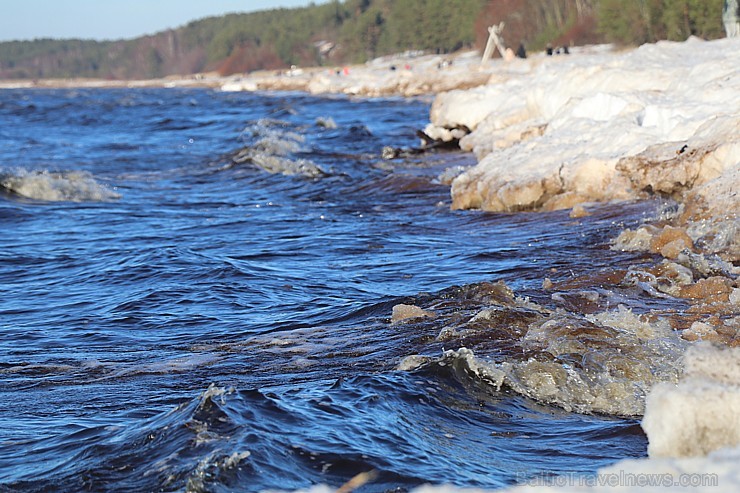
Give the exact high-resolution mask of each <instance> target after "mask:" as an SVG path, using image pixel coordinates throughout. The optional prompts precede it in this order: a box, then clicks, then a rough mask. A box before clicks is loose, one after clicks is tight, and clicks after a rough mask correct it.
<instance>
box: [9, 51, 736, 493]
mask: <svg viewBox="0 0 740 493" xmlns="http://www.w3.org/2000/svg"><path fill="white" fill-rule="evenodd" d="M31 87H49V88H51V87H54V88H97V87H99V88H107V87H129V88H135V87H210V88H217V89H221V90H224V91H305V92H308V93H311V94H346V95H351V96H367V97H382V96H406V97H414V96H423V95H429V96H433V97H434V100H433V104H432V109H431V114H430V124H429V126H428V127H427V128H426V129H425V133H426V134H427V135H429V136H430V137H432V138H434V139H438V140H440V141H450V140H459V142H460V146H461V148H462V149H463V150H465V151H469V152H473V153H475V155H476V157H477V159H478V164H477V165H476V166H474V167H472V168H470V169H467V170H465V171H464V172H462V173H461V174H460V175H459V176H457V177H456V178H454V180H452V183H451V198H452V207H453V208H455V209H483V210H488V211H498V212H521V211H549V210H557V209H571V216H572V217H574V219H581V218H584V217H586V216H588V214H589V208H590V207H591V206H592V204H595V203H599V202H613V203H618V202H619V201H625V200H640V199H644V198H648V197H656V196H657V197H664V198H666V199H670V200H673V201H675V202H676V203H677V204H678V207H677V209H676V210H675V211H674V212H673V213H672V214H659V213H658V212H657V211H656V217H655V220H654V221H652V222H651V223H649V224H645V225H643V226H641V227H639V228H637V229H636V230H629V229H628V230H625V231H623V232H622V233H621V234H620V235H619V236H618V237H617V238H615V239H614V241H613V245H612V248H614V249H619V250H630V251H644V252H648V253H651V254H653V258H654V259H655V260H654V261H652V262H651V263H649V264H645V265H640V266H636V268H635V269H631V272H628V273H621V274H619V275H625V276H626V275H631V276H632V277H635V276H637V277H639V279H637V281H639V282H641V283H644V284H645V285H647V286H648V287H650V288H654V289H655V291H656V292H659V293H660V294H661V295H666V296H672V297H677V298H681V299H684V300H688V301H689V302H690V305H691V308H690V309H689V310H688V312H687V313H685V314H681V316H679V317H676V319H677V321H676V322H675V324H674V327H673V328H674V329H675V330H676V331H679V332H680V334H681V337H682V338H683V339H684V340H686V341H690V344H688V346H687V347H688V349H687V351H686V353H685V355H684V357H683V367H684V369H683V373H682V376H681V378H680V380H679V381H678V383H663V384H657V385H656V386H655V387H653V388H652V390H651V391H650V393H649V394H648V397H647V399H646V403H645V414H644V417H643V421H642V424H643V428H644V430H645V432H646V433H647V435H648V439H649V447H648V453H649V456H650V458H648V459H641V460H626V461H621V462H619V463H617V464H614V465H613V466H610V467H608V468H605V469H602V470H600V471H599V472H598V474H597V476H596V477H592V478H590V479H588V478H586V479H584V478H580V477H575V476H561V477H559V478H556V479H552V480H550V481H548V482H547V483H546V484H545V483H544V482H537V481H533V480H530V481H528V482H527V481H525V482H524V484H522V485H521V486H518V487H516V488H514V489H513V491H517V492H528V491H533V492H534V491H538V492H539V491H590V492H601V491H641V492H647V491H660V492H665V491H705V492H713V493H714V492H724V491H728V492H729V491H733V492H734V491H740V468H738V467H737V464H740V313H739V312H740V289H739V286H738V274H739V273H740V268H738V267H737V262H738V260H740V234H738V231H739V229H740V228H739V223H738V218H737V212H738V210H740V198H738V191H739V190H740V170H739V167H740V166H739V164H740V39H722V40H716V41H702V40H698V39H696V38H690V39H689V40H687V41H685V42H682V43H674V42H660V43H657V44H653V45H644V46H642V47H640V48H637V49H633V50H615V49H613V48H612V47H610V46H592V47H581V48H576V49H573V50H571V54H570V55H567V56H566V55H561V56H551V57H547V56H544V55H541V54H536V55H534V56H531V57H530V58H527V59H511V60H506V61H504V60H494V61H491V62H488V63H486V64H481V63H480V58H479V55H478V54H477V53H475V52H467V53H461V54H456V55H450V56H430V55H422V54H419V53H406V54H402V55H397V56H393V57H385V58H381V59H377V60H373V61H371V62H368V63H367V64H364V65H359V66H350V67H332V68H326V67H324V68H305V69H303V68H294V69H291V70H289V71H283V72H280V73H277V72H262V73H254V74H249V75H243V76H231V77H218V76H215V75H212V74H201V75H197V76H192V77H190V76H188V77H169V78H166V79H159V80H155V81H94V80H81V79H77V80H60V81H46V80H42V81H21V82H16V81H0V88H31ZM615 275H616V274H615ZM619 275H618V276H619ZM618 276H617V277H618ZM548 281H549V280H548V279H544V280H543V288H544V289H548V288H551V287H552V284H551V283H550V284H548ZM632 281H635V279H633V280H632ZM614 282H620V279H616V280H614ZM560 288H562V289H567V286H560ZM578 288H579V289H582V288H584V286H583V285H579V286H578ZM403 308H404V310H405V311H403V313H402V311H401V309H400V308H399V310H398V313H395V314H394V317H395V319H394V320H396V321H401V320H403V319H404V318H406V316H418V313H422V314H423V315H424V316H426V315H427V313H426V312H423V311H422V310H421V309H418V310H419V311H418V313H417V310H416V307H403ZM407 312H408V313H407ZM409 314H410V315H409ZM313 491H335V490H334V489H333V488H332V487H328V486H316V487H314V488H313ZM415 491H417V493H421V492H424V493H426V492H432V491H434V492H440V493H441V492H446V491H459V490H457V489H455V488H453V487H445V486H437V487H422V488H418V489H417V490H415ZM469 491H473V490H469Z"/></svg>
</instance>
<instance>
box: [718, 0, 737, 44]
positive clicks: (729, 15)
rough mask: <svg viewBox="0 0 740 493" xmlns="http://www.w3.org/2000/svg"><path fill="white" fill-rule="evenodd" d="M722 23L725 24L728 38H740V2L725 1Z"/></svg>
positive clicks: (733, 0) (734, 0)
mask: <svg viewBox="0 0 740 493" xmlns="http://www.w3.org/2000/svg"><path fill="white" fill-rule="evenodd" d="M722 22H724V24H725V32H726V33H727V37H728V38H737V37H740V2H738V0H725V6H724V8H723V9H722Z"/></svg>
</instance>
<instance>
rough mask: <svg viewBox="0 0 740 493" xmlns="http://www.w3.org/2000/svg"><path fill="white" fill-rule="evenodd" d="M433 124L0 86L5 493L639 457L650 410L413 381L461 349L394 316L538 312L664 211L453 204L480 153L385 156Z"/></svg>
mask: <svg viewBox="0 0 740 493" xmlns="http://www.w3.org/2000/svg"><path fill="white" fill-rule="evenodd" d="M428 111H429V102H428V101H423V100H405V99H378V100H365V99H349V98H345V97H331V98H317V97H311V96H306V95H302V94H291V93H289V94H248V93H220V92H213V91H209V90H179V89H146V90H144V89H140V90H125V89H116V90H6V91H1V92H0V183H2V185H0V228H1V229H2V233H1V234H0V381H1V382H2V387H1V388H0V396H1V399H2V406H0V490H3V491H6V490H7V491H259V490H262V489H265V488H281V489H293V488H298V487H306V486H310V485H312V484H319V483H326V484H329V485H332V486H339V485H341V484H343V483H344V482H345V481H347V480H348V479H350V478H351V477H353V476H354V475H356V474H358V473H360V472H364V471H369V470H374V471H377V476H376V478H375V479H374V480H373V481H372V482H370V483H369V484H367V485H366V486H364V487H363V488H362V491H386V490H397V491H402V490H404V489H407V488H411V487H413V486H416V485H420V484H423V483H434V484H442V483H448V484H455V485H458V486H480V487H490V488H496V487H501V486H505V485H508V484H513V483H515V482H517V481H523V480H526V479H527V478H530V477H533V476H538V475H549V474H553V473H558V472H577V473H586V474H588V473H593V472H594V471H595V470H596V469H597V468H598V467H601V466H603V465H606V464H610V463H612V462H614V461H616V460H618V459H621V458H625V457H639V456H643V455H644V454H645V448H646V441H645V437H644V436H643V434H642V432H641V430H640V427H639V425H638V424H637V422H636V421H635V420H634V419H626V418H620V417H614V416H602V415H594V414H576V413H569V412H566V411H564V410H561V409H560V408H558V407H555V406H550V405H546V404H544V403H540V402H535V401H533V400H531V399H528V398H526V397H523V396H520V395H517V394H515V393H514V392H512V391H511V390H508V389H507V388H506V387H503V388H501V389H499V390H497V389H495V388H494V387H492V386H491V385H488V384H487V383H486V382H483V381H481V380H480V379H479V378H477V377H476V376H475V375H472V374H471V373H470V372H469V371H467V370H466V369H465V368H462V367H458V366H456V365H444V366H441V365H436V364H435V365H422V366H421V367H420V368H418V369H417V370H414V371H397V370H396V367H397V365H398V364H399V362H400V361H402V360H403V358H404V357H406V356H408V355H411V354H418V353H422V352H427V353H429V354H435V353H439V354H441V352H442V351H443V350H444V349H457V347H444V344H436V343H435V342H434V341H433V339H434V336H435V335H436V332H438V331H439V327H434V324H435V323H436V322H434V321H431V322H427V323H426V324H414V323H410V324H392V323H390V317H391V311H392V307H393V306H394V305H396V304H399V303H407V304H419V305H424V304H430V303H436V305H437V306H438V307H442V306H443V305H444V308H440V310H443V311H444V310H447V312H446V313H448V314H449V316H451V317H452V316H455V313H459V312H460V311H463V310H469V309H473V308H477V307H479V306H483V305H484V304H485V303H484V301H481V298H480V297H477V295H475V293H477V292H478V291H477V290H480V289H483V288H481V286H483V287H485V286H486V283H488V282H498V281H504V282H506V284H507V285H508V286H509V287H510V288H511V289H513V290H515V291H516V292H517V293H518V294H521V295H527V296H532V297H534V298H537V296H538V293H539V292H540V290H539V287H540V286H541V284H542V278H543V277H544V276H545V274H546V273H548V272H550V271H551V270H552V271H553V272H554V270H553V269H559V270H560V271H569V272H570V274H571V275H578V274H579V273H585V272H590V271H593V270H595V269H599V268H604V267H607V266H613V265H615V264H618V263H620V262H622V263H626V262H628V261H629V258H628V257H626V256H625V255H626V254H620V253H616V252H611V251H610V250H608V249H607V248H605V245H606V244H607V242H608V239H609V238H610V237H611V236H613V235H614V234H615V232H618V231H619V229H620V227H622V226H623V225H624V222H629V221H639V220H640V218H641V217H642V216H643V215H644V213H645V208H644V207H641V206H639V205H635V204H633V205H628V206H624V205H622V206H618V207H614V206H603V207H602V208H600V209H597V210H596V211H595V214H594V215H593V216H591V217H590V218H588V220H584V221H574V220H573V219H571V218H569V217H568V214H567V212H562V213H561V212H556V213H546V214H522V215H506V214H486V213H482V212H474V211H463V212H460V211H451V210H450V208H449V204H450V199H449V186H448V185H445V184H444V183H441V182H440V180H439V179H438V177H439V175H440V174H441V173H443V172H444V171H445V170H446V169H448V168H454V167H457V166H469V165H471V164H473V159H472V157H471V156H469V155H466V154H463V153H459V152H441V151H440V152H430V153H423V154H414V153H402V155H401V157H399V158H397V159H393V160H384V159H382V158H381V151H382V149H383V147H385V146H390V147H394V148H401V149H410V148H413V147H415V146H418V145H419V143H418V138H417V137H416V136H415V132H416V130H417V129H420V128H423V126H424V125H425V124H426V121H427V119H428ZM481 283H483V284H481ZM471 293H472V294H471ZM473 305H475V306H473ZM430 331H431V332H430ZM492 341H493V340H492ZM489 342H490V341H489ZM435 344H436V345H435ZM490 344H493V345H496V344H498V343H497V342H496V341H493V342H490ZM500 346H501V348H502V349H501V351H503V352H505V347H506V343H505V342H501V344H500ZM494 349H495V350H496V351H498V346H497V347H496V348H494Z"/></svg>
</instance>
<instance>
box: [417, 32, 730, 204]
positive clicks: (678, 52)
mask: <svg viewBox="0 0 740 493" xmlns="http://www.w3.org/2000/svg"><path fill="white" fill-rule="evenodd" d="M517 63H519V62H517ZM523 63H529V66H530V70H529V71H525V70H521V71H518V72H516V73H514V72H511V73H510V74H508V75H507V74H503V75H501V76H499V77H495V76H494V77H492V80H491V82H490V83H489V84H488V85H486V86H483V87H479V88H477V89H474V90H468V91H461V90H457V91H451V92H448V93H445V94H440V95H439V96H438V97H437V98H436V100H435V102H434V104H433V107H432V111H431V124H430V126H429V127H428V128H427V133H429V134H430V135H432V136H434V137H437V138H450V137H451V136H459V134H460V132H463V133H467V135H465V136H464V137H463V138H462V140H461V147H462V148H463V149H465V150H470V151H473V152H475V154H476V156H477V157H478V158H479V160H480V162H479V164H478V165H477V166H475V167H474V168H472V169H470V170H469V171H467V172H466V173H464V174H462V175H461V176H459V177H458V178H457V179H456V180H455V181H454V182H453V184H452V199H453V208H456V209H467V208H481V209H485V210H491V211H517V210H553V209H562V208H569V207H572V206H573V205H575V204H579V203H583V202H593V201H610V200H621V199H632V198H638V197H641V196H644V195H645V194H646V193H661V194H665V195H670V196H673V197H677V198H680V197H682V196H683V194H684V193H685V191H686V190H690V189H692V188H694V187H698V186H700V185H703V184H706V183H709V182H711V181H712V180H715V179H718V178H719V177H720V176H722V179H721V180H720V182H722V183H727V182H728V179H729V180H734V181H732V182H731V183H732V184H731V186H729V187H728V188H729V189H732V188H733V187H734V189H735V190H737V188H738V186H739V185H740V183H738V181H737V173H736V172H735V171H734V170H736V169H737V167H738V163H740V98H738V97H737V95H738V94H740V42H738V40H732V39H722V40H717V41H709V42H705V41H700V40H698V39H689V40H688V41H686V42H683V43H672V42H660V43H657V44H654V45H644V46H642V47H640V48H638V49H636V50H633V51H629V52H606V51H603V50H602V51H598V52H592V53H588V52H586V53H580V54H572V55H570V56H556V57H548V58H547V59H545V60H544V61H543V60H541V59H540V60H532V61H528V62H527V61H525V62H523ZM455 132H457V135H454V133H455ZM468 132H469V133H468Z"/></svg>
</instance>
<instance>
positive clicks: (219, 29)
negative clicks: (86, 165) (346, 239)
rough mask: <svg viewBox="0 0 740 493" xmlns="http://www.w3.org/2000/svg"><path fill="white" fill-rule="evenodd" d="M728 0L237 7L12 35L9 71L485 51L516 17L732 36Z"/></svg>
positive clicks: (4, 69) (551, 38)
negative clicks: (492, 30)
mask: <svg viewBox="0 0 740 493" xmlns="http://www.w3.org/2000/svg"><path fill="white" fill-rule="evenodd" d="M721 11H722V0H343V1H342V0H333V1H330V2H325V3H321V4H319V5H314V4H312V5H311V6H308V7H302V8H295V9H273V10H267V11H261V12H254V13H248V14H229V15H225V16H219V17H210V18H205V19H201V20H198V21H193V22H191V23H189V24H187V25H185V26H182V27H180V28H178V29H173V30H167V31H163V32H160V33H157V34H155V35H152V36H143V37H140V38H135V39H130V40H118V41H102V42H98V41H91V40H79V39H77V40H54V39H37V40H33V41H13V42H6V43H0V78H6V79H7V78H54V77H58V78H68V77H96V78H112V79H133V78H154V77H163V76H167V75H171V74H192V73H198V72H207V71H217V72H219V73H220V74H222V75H227V74H232V73H239V72H248V71H253V70H271V69H280V68H284V67H288V66H291V65H303V66H308V65H312V66H315V65H318V66H321V65H326V66H335V65H339V64H345V63H360V62H364V61H367V60H369V59H372V58H374V57H378V56H382V55H388V54H393V53H399V52H403V51H407V50H424V51H427V52H435V53H447V52H452V51H455V50H459V49H465V48H478V49H482V47H483V46H484V45H485V42H486V38H487V35H488V32H487V27H488V26H490V25H492V24H498V23H499V22H502V21H503V22H505V23H506V28H505V30H504V38H505V40H506V42H507V43H508V44H509V45H510V46H512V47H513V48H514V49H516V46H517V45H518V44H523V45H525V46H526V48H527V50H530V51H531V50H540V49H542V48H544V46H545V45H546V44H549V43H553V44H566V43H567V44H584V43H600V42H615V43H620V44H633V45H638V44H642V43H646V42H654V41H657V40H660V39H670V40H683V39H686V38H687V37H689V36H692V35H693V36H699V37H703V38H707V39H711V38H717V37H721V36H723V34H724V33H723V29H722V21H721Z"/></svg>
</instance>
